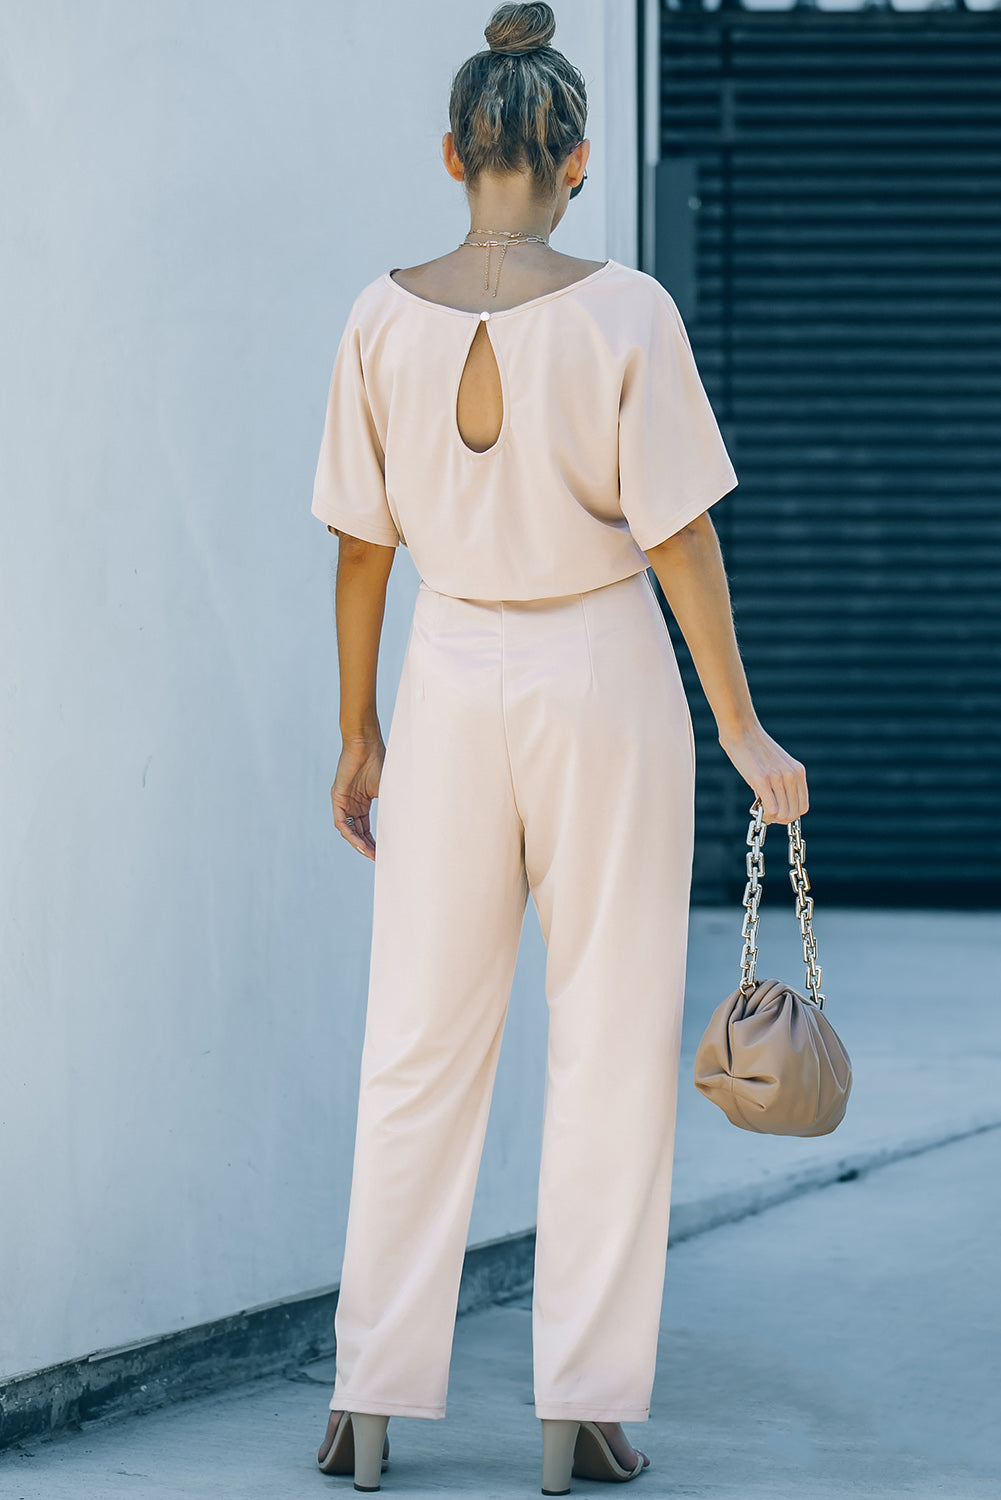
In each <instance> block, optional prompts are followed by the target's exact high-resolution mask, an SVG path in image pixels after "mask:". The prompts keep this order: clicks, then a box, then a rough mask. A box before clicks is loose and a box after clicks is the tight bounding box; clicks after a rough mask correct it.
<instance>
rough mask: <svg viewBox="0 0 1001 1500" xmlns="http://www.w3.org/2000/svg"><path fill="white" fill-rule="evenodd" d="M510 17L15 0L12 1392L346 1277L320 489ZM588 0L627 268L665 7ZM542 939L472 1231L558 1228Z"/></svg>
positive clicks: (477, 10)
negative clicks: (355, 332) (548, 1119)
mask: <svg viewBox="0 0 1001 1500" xmlns="http://www.w3.org/2000/svg"><path fill="white" fill-rule="evenodd" d="M489 9H490V7H489V5H484V6H482V7H479V6H470V5H469V4H468V3H459V0H439V3H438V4H436V5H431V4H425V5H421V6H419V7H418V6H413V5H410V4H408V3H406V0H370V3H367V4H366V5H365V6H358V5H356V4H350V5H349V4H346V3H339V0H322V3H321V0H281V3H279V0H266V3H264V0H256V3H248V0H241V3H239V4H237V3H236V0H211V3H208V4H204V3H201V0H197V3H196V0H80V3H77V4H74V5H72V6H66V5H63V4H59V3H56V0H6V3H5V5H4V8H3V15H2V21H0V28H2V39H0V133H2V155H3V159H4V190H3V191H4V214H3V218H2V223H0V234H2V243H0V283H2V285H3V286H4V289H5V296H4V298H3V300H2V303H0V372H2V382H3V384H2V399H0V455H2V457H0V464H2V470H0V480H2V526H3V543H2V550H0V629H2V643H3V644H2V666H0V670H2V693H3V703H4V716H3V739H2V748H0V777H2V784H0V790H2V796H0V820H2V821H0V847H2V867H0V868H2V875H0V879H2V890H0V914H2V915H0V920H2V923H3V928H2V932H3V937H2V957H0V963H2V971H0V986H2V1004H3V1019H2V1043H0V1126H2V1151H0V1205H2V1213H3V1229H2V1241H0V1330H2V1333H0V1339H2V1349H0V1376H3V1375H9V1374H12V1373H15V1372H20V1371H26V1370H32V1369H38V1368H40V1367H41V1366H44V1365H47V1364H51V1363H56V1362H59V1361H61V1360H64V1359H69V1358H74V1357H78V1356H80V1355H83V1354H86V1353H88V1352H90V1351H93V1350H96V1349H98V1348H109V1347H112V1346H116V1345H118V1344H121V1343H127V1342H130V1341H133V1340H139V1339H144V1338H147V1337H152V1336H155V1335H157V1334H160V1333H163V1332H167V1331H171V1330H175V1329H180V1328H184V1327H187V1326H190V1325H192V1324H195V1323H199V1322H202V1321H205V1320H209V1319H213V1318H216V1317H221V1316H223V1315H225V1314H227V1313H230V1312H233V1311H237V1310H239V1309H241V1308H244V1307H248V1306H253V1305H256V1304H259V1303H262V1302H266V1301H270V1300H272V1299H275V1298H278V1297H282V1296H287V1295H291V1294H294V1293H298V1292H303V1291H307V1290H309V1289H312V1288H319V1287H322V1286H328V1285H330V1284H331V1283H334V1282H336V1280H337V1277H338V1275H339V1271H340V1257H341V1250H342V1237H343V1229H344V1220H345V1214H346V1209H347V1199H348V1187H349V1181H350V1159H351V1148H352V1140H353V1129H354V1113H355V1104H356V1094H357V1068H358V1061H359V1055H360V1048H361V1038H362V1027H363V1020H364V1003H365V984H366V977H367V964H368V946H369V937H370V913H371V896H372V876H373V867H372V865H371V864H370V863H368V862H367V861H364V860H363V859H362V858H361V857H360V856H358V855H356V854H355V853H353V852H352V851H351V850H350V849H349V848H348V846H347V845H346V844H345V843H344V842H343V841H342V840H341V839H340V838H339V837H338V836H337V835H336V834H335V832H334V829H333V824H332V820H331V817H330V806H329V787H330V782H331V780H332V777H333V773H334V768H335V765H336V760H337V752H338V747H339V741H338V735H337V681H336V657H335V639H334V632H333V620H332V576H333V575H332V564H333V559H334V555H335V551H336V543H335V542H334V540H333V538H331V537H329V536H328V535H327V534H326V532H325V531H324V530H323V528H322V526H321V525H320V523H319V522H318V521H316V520H315V518H313V517H312V516H311V515H310V514H309V503H310V492H311V484H312V475H313V467H314V464H315V460H316V452H317V447H318V444H319V438H320V428H321V423H322V416H323V406H324V401H325V397H326V389H327V382H328V379H329V374H330V367H331V364H332V360H333V355H334V350H335V347H336V343H337V339H338V337H339V333H340V327H341V324H342V321H343V318H344V315H345V314H346V312H347V309H348V306H349V304H350V302H351V300H352V298H353V297H354V295H355V293H356V292H357V291H358V290H359V289H360V287H361V286H362V285H364V284H365V282H367V281H368V280H370V279H372V278H373V277H374V276H376V275H378V274H379V273H380V272H381V271H383V270H385V269H388V268H389V267H391V266H395V265H407V264H411V263H414V262H417V261H420V260H424V259H426V258H429V257H431V256H434V255H438V254H441V253H443V252H444V251H446V250H448V249H450V248H451V247H452V246H453V244H455V243H457V242H458V240H459V239H460V238H461V237H462V235H463V234H464V233H465V230H466V228H467V227H468V217H467V214H466V212H465V205H464V199H463V196H462V190H461V188H459V187H457V186H456V185H455V184H454V183H452V182H451V180H450V179H449V178H448V177H447V175H446V173H445V171H444V169H443V167H442V166H441V164H440V157H439V142H440V137H441V134H442V132H443V131H444V130H445V129H446V128H447V115H446V104H447V95H448V87H449V82H450V77H451V73H452V71H453V70H454V68H455V67H456V66H457V65H458V64H459V63H460V62H461V61H462V60H463V58H465V57H466V56H467V55H468V54H469V53H470V52H472V51H474V50H476V49H477V48H478V47H480V46H482V45H483V39H482V26H483V25H484V24H485V21H486V19H487V16H488V14H489ZM561 11H562V14H561V16H560V23H561V24H560V30H559V32H558V34H557V38H556V42H557V45H560V46H561V47H562V48H563V49H564V50H565V51H566V52H567V54H568V55H569V56H570V57H571V58H573V59H574V60H575V61H576V62H577V63H578V64H579V65H580V66H581V67H582V69H583V70H584V72H585V75H586V77H587V80H588V84H589V88H590V90H591V94H592V99H593V104H592V110H593V113H592V122H591V130H590V135H591V138H592V142H593V154H592V157H591V163H590V166H589V175H588V185H587V188H586V189H585V191H584V193H583V194H582V195H581V197H580V199H579V200H577V201H575V203H574V205H573V207H572V209H571V210H570V212H569V214H568V215H567V219H566V220H565V222H564V224H563V225H561V226H560V228H559V230H558V231H557V238H556V240H555V243H556V244H558V245H559V247H560V248H564V249H566V250H568V251H570V252H571V253H576V254H581V255H585V256H591V257H601V256H605V255H608V254H611V255H613V256H614V257H615V258H616V259H620V260H624V261H630V260H631V259H632V257H633V255H634V252H635V245H634V240H633V224H634V218H635V212H634V199H635V161H634V140H635V123H634V121H635V114H634V100H633V92H632V91H633V53H632V49H633V33H632V26H631V17H632V6H631V5H626V4H625V3H617V0H606V3H602V0H574V4H573V5H572V6H571V5H570V4H567V3H564V4H563V6H562V7H561ZM435 12H437V17H435V15H434V13H435ZM481 12H482V13H481ZM613 21H614V22H615V24H614V25H613ZM606 79H607V80H609V82H610V86H611V87H612V89H613V93H612V95H611V97H609V93H608V91H607V90H606V87H605V83H606ZM417 581H418V580H417V575H416V573H415V571H414V568H413V565H412V563H411V561H410V558H409V554H407V553H405V552H402V551H401V552H400V554H399V556H398V560H397V563H396V566H395V567H394V571H393V576H392V580H391V589H390V602H389V607H388V618H387V623H386V632H385V642H384V654H383V661H382V668H381V678H380V699H381V712H382V719H383V726H384V732H385V731H386V730H388V725H389V720H390V713H391V707H392V701H393V695H394V693H395V688H396V682H397V678H398V674H399V669H400V665H401V661H402V652H403V647H404V644H405V640H406V634H407V629H408V627H409V617H410V610H411V606H412V602H413V597H414V594H415V592H416V587H417ZM542 959H543V953H542V946H541V939H540V937H539V934H538V928H537V925H536V922H535V917H534V911H533V910H532V909H531V908H530V909H529V918H528V920H527V922H526V935H525V942H524V944H523V949H522V954H521V958H520V961H519V970H518V976H517V980H516V985H515V993H514V998H513V1002H512V1009H511V1014H510V1018H509V1026H508V1032H507V1036H506V1040H505V1046H504V1055H503V1058H502V1062H501V1068H500V1076H499V1079H498V1084H497V1091H496V1094H495V1099H494V1109H493V1113H492V1116H491V1122H490V1131H489V1140H488V1144H487V1148H486V1152H485V1157H484V1163H483V1170H482V1173H481V1178H480V1184H479V1190H478V1196H477V1201H476V1205H475V1210H474V1216H473V1224H472V1229H471V1235H470V1241H471V1243H477V1242H481V1241H483V1240H486V1239H490V1238H494V1237H497V1236H500V1235H504V1234H507V1233H510V1232H513V1231H516V1230H519V1229H522V1228H525V1227H526V1226H529V1225H531V1224H532V1223H533V1222H534V1216H535V1191H536V1167H537V1153H538V1133H539V1124H540V1118H541V1108H542V1078H543V1051H544V1040H545V1004H544V998H543V990H542Z"/></svg>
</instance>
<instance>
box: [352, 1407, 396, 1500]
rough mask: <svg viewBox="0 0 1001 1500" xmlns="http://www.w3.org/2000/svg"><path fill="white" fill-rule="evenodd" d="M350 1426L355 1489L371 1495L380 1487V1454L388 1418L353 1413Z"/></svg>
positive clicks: (357, 1412) (365, 1413)
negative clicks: (352, 1442)
mask: <svg viewBox="0 0 1001 1500" xmlns="http://www.w3.org/2000/svg"><path fill="white" fill-rule="evenodd" d="M351 1426H352V1429H353V1430H354V1441H355V1489H356V1490H364V1491H365V1492H366V1493H371V1492H372V1491H374V1490H377V1489H380V1488H381V1485H382V1454H383V1448H384V1445H385V1442H386V1428H387V1427H388V1426H389V1418H388V1417H375V1416H369V1414H368V1413H367V1412H359V1411H353V1412H352V1413H351Z"/></svg>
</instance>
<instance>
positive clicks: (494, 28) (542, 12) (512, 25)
mask: <svg viewBox="0 0 1001 1500" xmlns="http://www.w3.org/2000/svg"><path fill="white" fill-rule="evenodd" d="M555 34H556V17H555V16H554V15H553V10H552V6H550V5H498V7H497V9H496V10H495V11H494V13H493V15H492V16H491V17H490V20H489V22H488V23H487V27H486V29H485V31H484V33H483V35H484V36H485V37H486V39H487V46H488V47H489V48H490V50H491V52H507V53H511V54H514V55H517V54H518V53H522V52H537V51H538V49H539V48H540V47H548V46H549V43H550V42H551V41H552V39H553V37H554V36H555Z"/></svg>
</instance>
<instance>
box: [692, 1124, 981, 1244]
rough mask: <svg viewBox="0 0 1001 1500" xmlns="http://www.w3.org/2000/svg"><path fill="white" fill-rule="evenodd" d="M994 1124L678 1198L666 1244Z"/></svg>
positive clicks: (936, 1148) (978, 1132) (935, 1148)
mask: <svg viewBox="0 0 1001 1500" xmlns="http://www.w3.org/2000/svg"><path fill="white" fill-rule="evenodd" d="M998 1129H1001V1119H991V1120H981V1121H979V1122H978V1123H977V1124H975V1125H969V1126H964V1127H963V1128H961V1129H959V1130H953V1131H950V1132H949V1133H948V1134H946V1135H933V1136H927V1137H924V1138H918V1139H916V1140H910V1141H903V1142H901V1143H900V1144H899V1145H897V1146H883V1147H879V1148H876V1149H870V1150H861V1151H857V1152H854V1153H850V1154H849V1155H847V1156H842V1157H839V1158H838V1159H837V1160H836V1161H832V1162H822V1163H817V1164H815V1165H813V1166H808V1167H804V1168H802V1169H801V1170H800V1171H798V1172H795V1171H794V1172H788V1173H786V1174H785V1175H784V1176H783V1177H781V1178H778V1179H776V1180H775V1181H774V1182H766V1183H753V1184H752V1185H750V1186H749V1187H746V1188H734V1189H731V1190H729V1191H726V1192H722V1193H718V1194H716V1195H715V1196H714V1197H711V1198H705V1199H696V1200H695V1201H694V1202H692V1203H679V1204H677V1205H675V1206H674V1207H673V1208H672V1210H671V1229H670V1234H669V1238H668V1246H669V1247H670V1246H672V1245H679V1244H681V1243H683V1242H684V1241H685V1240H690V1239H694V1238H695V1237H696V1236H697V1235H700V1234H709V1233H710V1232H711V1231H712V1230H714V1229H719V1228H721V1227H722V1226H723V1225H724V1224H736V1223H739V1221H740V1220H741V1219H747V1218H750V1217H751V1215H752V1214H759V1213H763V1212H765V1211H766V1210H767V1209H769V1208H776V1207H777V1206H778V1205H779V1204H780V1203H787V1202H789V1200H790V1199H792V1198H799V1197H802V1195H803V1194H804V1193H811V1192H815V1191H817V1190H818V1189H821V1188H826V1187H833V1186H834V1185H835V1184H836V1183H839V1182H854V1181H855V1179H856V1178H858V1177H861V1176H863V1174H865V1173H868V1172H875V1171H878V1170H880V1168H882V1167H889V1166H892V1165H893V1164H894V1163H895V1162H899V1161H906V1160H907V1159H908V1158H909V1157H912V1156H922V1155H924V1154H925V1153H926V1152H928V1151H939V1150H942V1149H943V1148H944V1147H945V1146H953V1145H956V1144H957V1143H958V1142H960V1141H966V1140H969V1139H971V1137H973V1136H977V1135H983V1134H985V1133H986V1132H988V1131H991V1130H998Z"/></svg>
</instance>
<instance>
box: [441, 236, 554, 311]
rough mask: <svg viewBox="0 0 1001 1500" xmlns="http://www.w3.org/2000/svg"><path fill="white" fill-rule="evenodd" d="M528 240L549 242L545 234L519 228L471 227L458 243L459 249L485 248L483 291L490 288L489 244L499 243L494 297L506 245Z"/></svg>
mask: <svg viewBox="0 0 1001 1500" xmlns="http://www.w3.org/2000/svg"><path fill="white" fill-rule="evenodd" d="M470 234H479V235H484V234H486V235H498V236H500V238H498V239H478V240H471V239H470V238H469V235H470ZM529 240H534V241H535V242H536V244H539V245H548V244H549V238H548V236H547V235H544V234H526V233H525V232H524V231H523V230H521V229H471V230H470V231H469V234H467V235H466V238H465V239H464V240H463V241H462V242H461V243H460V245H459V249H460V250H461V249H462V246H463V245H478V246H483V247H484V248H485V249H486V252H487V258H486V264H485V265H484V268H483V290H484V291H485V292H488V291H489V290H490V247H491V245H500V246H501V254H500V262H499V264H498V266H497V281H496V284H495V285H494V289H493V293H492V295H493V296H494V297H496V295H497V287H498V286H500V273H501V267H502V266H503V264H504V257H505V255H506V254H507V247H508V245H524V244H526V243H527V242H528V241H529Z"/></svg>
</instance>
